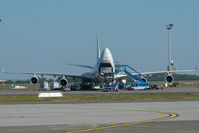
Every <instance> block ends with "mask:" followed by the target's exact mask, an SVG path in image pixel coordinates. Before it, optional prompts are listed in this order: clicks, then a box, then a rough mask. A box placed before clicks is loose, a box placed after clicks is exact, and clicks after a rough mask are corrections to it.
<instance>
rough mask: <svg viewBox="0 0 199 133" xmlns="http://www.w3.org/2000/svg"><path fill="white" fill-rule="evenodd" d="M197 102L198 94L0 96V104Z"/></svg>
mask: <svg viewBox="0 0 199 133" xmlns="http://www.w3.org/2000/svg"><path fill="white" fill-rule="evenodd" d="M167 99H174V100H175V99H182V100H192V99H195V100H199V94H188V93H187V94H117V95H114V94H111V95H65V96H63V97H59V98H38V97H37V96H0V103H12V102H100V101H131V100H132V101H136V100H167Z"/></svg>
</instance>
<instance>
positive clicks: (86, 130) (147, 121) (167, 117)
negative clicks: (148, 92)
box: [65, 110, 179, 133]
mask: <svg viewBox="0 0 199 133" xmlns="http://www.w3.org/2000/svg"><path fill="white" fill-rule="evenodd" d="M134 111H142V112H154V113H160V114H167V115H168V116H166V117H162V118H157V119H151V120H146V121H140V122H132V123H125V124H116V125H111V126H104V127H97V128H90V129H83V130H77V131H69V132H65V133H79V132H88V131H95V130H102V129H109V128H116V127H124V126H131V125H138V124H144V123H150V122H156V121H162V120H167V119H172V118H175V117H178V116H179V115H178V114H176V113H170V112H161V111H151V110H134Z"/></svg>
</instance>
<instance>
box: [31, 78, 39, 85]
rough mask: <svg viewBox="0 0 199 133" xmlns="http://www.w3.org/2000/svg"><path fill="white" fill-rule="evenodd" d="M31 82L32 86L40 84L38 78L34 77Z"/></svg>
mask: <svg viewBox="0 0 199 133" xmlns="http://www.w3.org/2000/svg"><path fill="white" fill-rule="evenodd" d="M30 82H31V84H34V85H35V84H37V83H38V82H39V79H38V77H32V78H31V79H30Z"/></svg>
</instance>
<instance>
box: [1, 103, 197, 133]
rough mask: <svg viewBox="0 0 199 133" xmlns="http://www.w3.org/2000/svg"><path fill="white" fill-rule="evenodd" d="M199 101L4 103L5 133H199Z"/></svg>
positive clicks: (2, 111) (2, 108)
mask: <svg viewBox="0 0 199 133" xmlns="http://www.w3.org/2000/svg"><path fill="white" fill-rule="evenodd" d="M198 105H199V101H169V102H158V101H157V102H123V103H119V102H117V103H116V102H112V103H74V104H9V105H0V132H2V133H22V132H28V133H33V132H40V133H75V132H82V133H83V132H89V133H90V132H94V133H101V132H103V133H121V132H126V133H127V132H128V133H129V132H134V133H146V132H148V133H156V132H157V133H159V132H161V133H171V132H172V133H198V131H199V124H198V123H199V106H198Z"/></svg>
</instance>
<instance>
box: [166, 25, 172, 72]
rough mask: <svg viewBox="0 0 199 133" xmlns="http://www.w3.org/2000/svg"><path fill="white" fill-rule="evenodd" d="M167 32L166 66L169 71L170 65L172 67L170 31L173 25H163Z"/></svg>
mask: <svg viewBox="0 0 199 133" xmlns="http://www.w3.org/2000/svg"><path fill="white" fill-rule="evenodd" d="M165 26H166V28H167V30H168V56H169V64H168V68H167V69H168V71H171V65H173V61H172V59H171V37H170V30H171V29H172V27H173V24H168V25H165Z"/></svg>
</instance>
